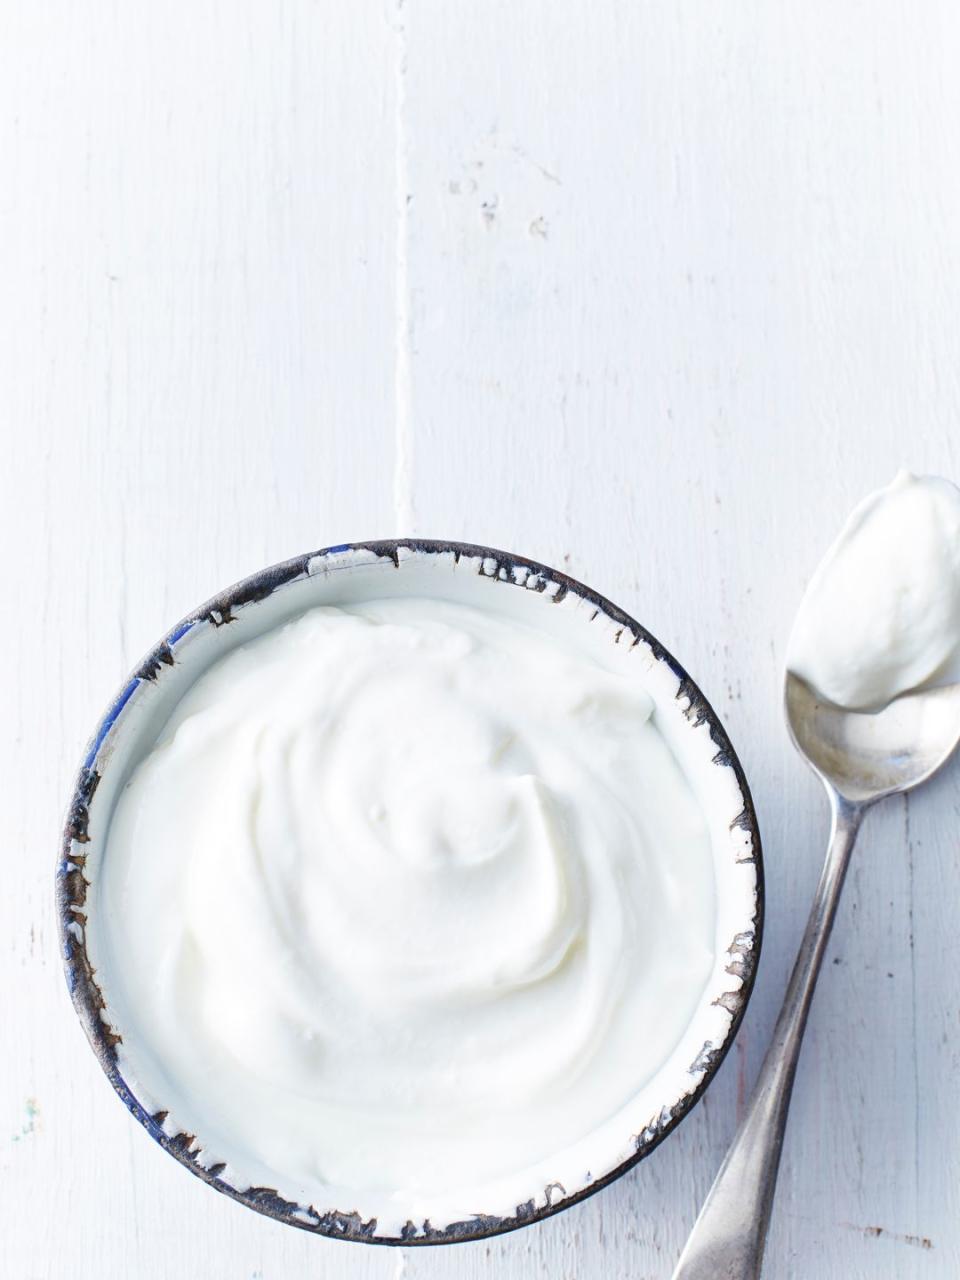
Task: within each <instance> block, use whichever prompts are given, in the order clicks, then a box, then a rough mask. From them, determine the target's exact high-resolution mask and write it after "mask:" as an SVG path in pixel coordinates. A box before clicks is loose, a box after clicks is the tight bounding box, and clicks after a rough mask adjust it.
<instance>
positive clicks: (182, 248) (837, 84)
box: [0, 0, 960, 1280]
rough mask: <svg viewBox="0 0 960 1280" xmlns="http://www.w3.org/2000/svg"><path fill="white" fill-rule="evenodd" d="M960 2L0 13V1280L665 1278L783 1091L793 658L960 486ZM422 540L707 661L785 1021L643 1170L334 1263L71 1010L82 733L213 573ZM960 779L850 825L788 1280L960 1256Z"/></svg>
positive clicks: (783, 1256) (240, 1)
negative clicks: (817, 581) (237, 1192)
mask: <svg viewBox="0 0 960 1280" xmlns="http://www.w3.org/2000/svg"><path fill="white" fill-rule="evenodd" d="M958 55H960V11H958V10H957V9H956V7H955V6H953V5H950V4H948V3H946V2H945V0H931V2H930V3H928V4H926V5H923V6H907V5H905V4H901V3H897V2H896V0H881V2H879V3H872V4H867V3H865V0H858V2H855V3H850V4H846V5H843V6H836V5H828V4H826V3H825V2H823V0H814V2H813V3H809V4H806V5H804V6H802V7H798V8H795V9H794V10H793V11H789V12H788V11H786V10H784V9H783V7H782V6H779V7H778V6H773V7H771V6H767V7H764V6H761V5H759V4H744V5H741V6H717V5H714V4H709V3H706V0H696V2H694V0H681V3H678V4H673V5H656V6H655V5H650V4H636V3H628V2H627V0H610V3H607V4H604V5H602V6H598V5H596V4H591V3H587V0H565V2H564V3H563V4H561V5H557V4H555V3H547V2H546V0H527V3H525V4H523V5H517V4H508V3H506V0H488V2H487V3H486V4H484V5H482V6H467V5H463V4H456V3H454V4H450V3H442V2H441V0H404V2H397V3H390V2H388V0H384V3H380V2H377V3H373V2H371V0H358V2H357V3H355V4H351V5H344V4H337V3H334V2H333V0H321V2H319V3H309V2H308V0H285V2H278V3H276V4H272V5H261V4H257V3H255V2H254V0H234V2H232V3H227V2H226V0H222V2H221V3H215V2H213V0H191V3H189V4H187V3H186V0H176V2H175V3H171V4H167V5H165V6H159V7H157V6H148V5H146V4H145V3H140V2H139V0H136V2H134V0H131V2H130V3H127V4H94V3H92V2H87V0H84V2H82V3H76V2H75V3H73V4H67V3H65V2H62V3H51V4H48V5H43V6H40V5H36V4H33V3H27V0H11V3H8V4H7V5H6V6H4V7H3V10H2V12H0V155H2V157H3V173H4V181H3V183H2V184H0V353H2V354H0V424H2V426H0V430H2V431H3V444H4V449H3V455H2V457H3V462H2V464H0V486H2V501H0V531H2V539H3V543H2V545H3V546H4V548H5V550H6V552H7V563H6V566H5V583H6V586H7V597H6V598H7V605H6V611H7V612H6V626H5V628H4V632H3V637H2V640H0V646H2V649H0V656H2V658H3V661H2V664H0V670H2V671H3V676H2V677H0V699H2V702H0V713H2V723H3V725H4V727H5V729H6V732H5V733H4V734H3V735H2V737H0V769H2V776H3V777H4V778H5V779H6V781H7V791H8V798H7V803H6V806H5V816H6V823H5V835H6V838H7V843H8V857H7V859H6V863H5V866H6V868H7V877H8V879H7V880H6V881H5V886H6V899H5V900H6V903H7V911H6V912H5V917H4V925H5V927H4V930H3V934H4V938H3V942H2V943H0V1007H2V1008H3V1009H4V1011H5V1013H6V1021H5V1025H6V1027H7V1036H6V1037H5V1041H4V1045H3V1047H2V1048H0V1179H2V1183H3V1187H4V1194H3V1196H2V1197H0V1236H2V1239H3V1260H2V1261H0V1275H4V1276H6V1275H7V1274H9V1275H10V1276H11V1278H15V1280H21V1277H22V1278H24V1280H47V1278H48V1277H53V1278H59V1277H62V1276H66V1275H76V1276H80V1277H83V1278H86V1277H90V1278H91V1280H92V1278H93V1277H102V1276H108V1277H112V1276H121V1275H122V1276H127V1275H136V1276H137V1277H138V1278H140V1277H142V1278H143V1280H160V1278H162V1277H168V1276H171V1277H172V1276H192V1275H204V1276H207V1275H209V1276H216V1277H220V1276H222V1277H231V1278H234V1277H235V1278H237V1280H300V1278H301V1277H303V1278H304V1280H307V1278H308V1277H313V1276H318V1275H324V1276H330V1277H339V1278H342V1280H368V1278H369V1280H393V1277H395V1276H397V1275H399V1274H400V1273H401V1271H404V1272H405V1275H406V1276H407V1277H410V1278H411V1280H441V1277H442V1278H444V1280H445V1278H446V1277H448V1276H451V1275H455V1276H458V1277H462V1278H463V1280H477V1278H479V1277H481V1276H484V1277H486V1276H489V1275H500V1276H504V1277H509V1278H510V1280H528V1278H529V1277H536V1276H544V1277H550V1280H590V1278H592V1277H597V1276H603V1277H604V1280H628V1277H629V1280H647V1278H650V1280H656V1278H658V1277H666V1276H668V1275H669V1273H670V1270H671V1268H672V1265H673V1263H674V1261H675V1259H676V1256H677V1255H678V1253H679V1250H680V1247H681V1245H682V1242H683V1240H684V1238H685V1235H686V1232H687V1231H688V1229H689V1227H690V1225H691V1223H692V1221H693V1218H694V1216H695V1213H696V1209H697V1206H698V1204H699V1202H700V1200H701V1198H702V1196H703V1194H704V1193H705V1191H706V1188H707V1186H708V1185H709V1182H710V1180H711V1178H712V1176H713V1172H714V1171H715V1169H716V1167H717V1165H718V1164H719V1161H720V1159H721V1157H722V1153H723V1151H724V1148H725V1145H726V1143H727V1141H728V1140H729V1138H730V1136H731V1133H732V1131H733V1128H734V1125H735V1123H736V1115H737V1111H738V1109H739V1107H740V1106H742V1103H743V1099H744V1097H745V1095H746V1093H747V1091H748V1089H749V1085H750V1082H751V1080H752V1078H753V1075H754V1073H755V1071H756V1068H757V1066H758V1064H759V1058H760V1055H761V1053H762V1049H763V1045H764V1043H765V1041H766V1037H767V1035H768V1034H769V1031H770V1028H771V1025H772V1020H773V1016H774V1013H775V1009H776V1006H777V1004H778V1002H779V998H780V994H781V991H782V988H783V985H784V983H785V979H786V974H787V971H788V968H789V964H790V962H791V958H792V953H793V949H794V947H795V945H796V942H797V941H798V938H799V933H800V929H801V927H802V921H803V918H804V916H805V913H806V908H807V904H808V901H809V897H810V894H811V892H812V888H813V884H814V881H815V878H816V875H817V871H818V864H819V860H820V857H821V853H822V848H823V842H824V839H825V834H826V818H825V811H824V805H823V803H822V801H821V798H820V796H819V794H818V791H817V787H816V785H815V783H814V781H813V780H812V778H811V777H809V776H808V775H807V774H806V773H805V772H804V770H803V767H802V765H801V764H800V762H799V761H798V759H797V758H796V757H795V756H794V755H793V753H792V751H791V750H790V748H789V746H788V744H787V741H786V735H785V732H784V730H783V727H782V722H781V717H780V710H779V694H780V691H779V683H780V664H781V661H782V656H783V649H784V642H785V639H786V633H787V631H788V629H789V624H790V618H791V615H792V612H793V610H794V608H795V607H796V603H797V601H798V598H799V595H800V592H801V591H802V588H803V584H804V582H805V581H806V579H807V578H808V576H809V574H810V572H811V570H812V568H813V566H814V564H815V562H816V560H817V558H818V556H819V554H820V551H821V550H822V548H823V547H824V545H825V543H826V542H827V541H828V540H829V538H830V537H831V536H832V533H833V531H834V529H835V527H836V525H837V523H838V521H839V519H840V518H841V517H842V515H843V514H844V513H845V512H846V510H847V509H848V508H849V507H850V505H852V503H853V502H854V501H855V500H856V499H857V498H858V497H859V496H860V495H861V494H862V493H864V492H865V491H867V490H869V489H870V488H873V487H875V486H877V485H878V484H881V483H884V482H886V481H887V480H888V479H889V478H890V476H891V475H892V473H893V471H894V470H895V468H896V467H897V466H898V465H900V464H902V463H905V464H907V465H910V466H912V467H914V468H915V469H918V470H929V471H939V472H942V473H944V474H946V475H950V476H952V477H953V478H954V479H958V480H960V426H958V424H960V374H958V371H960V241H958V239H957V236H956V227H957V226H958V225H960V179H958V174H960V133H958V131H957V129H956V121H957V119H958V118H960V81H958V79H957V77H956V74H955V67H956V64H957V59H958ZM392 529H399V530H400V531H402V532H415V533H419V534H422V535H424V536H435V537H465V538H471V539H474V540H479V541H486V542H490V543H492V544H494V545H498V544H499V545H501V546H505V547H507V548H509V549H511V550H515V551H519V552H522V553H526V554H529V555H532V556H536V557H539V558H542V559H545V560H547V561H548V562H551V563H553V564H555V565H557V566H558V567H563V568H567V569H569V570H570V571H571V572H573V573H574V574H576V575H577V576H580V577H582V578H584V579H585V580H586V581H588V582H589V583H590V584H591V585H593V586H595V587H597V588H598V589H599V590H601V591H604V592H606V593H607V594H608V595H610V596H611V597H612V598H613V599H614V600H616V601H617V602H618V603H620V604H622V605H623V606H624V607H625V608H627V609H629V610H631V611H632V612H634V613H635V614H636V616H638V617H639V618H640V619H641V620H642V621H643V622H644V623H645V624H646V625H648V626H649V627H650V628H651V629H652V630H653V631H654V632H655V633H656V634H657V635H659V637H660V638H661V639H662V640H663V641H664V642H665V643H666V644H667V645H668V646H669V647H671V648H672V649H674V651H675V652H676V653H677V654H678V656H679V657H680V658H681V659H682V660H683V662H684V663H685V664H686V665H687V666H688V668H689V669H690V671H691V672H692V673H693V674H694V676H695V677H696V678H697V679H698V680H699V681H700V683H701V684H702V686H703V688H704V690H705V691H706V693H707V695H708V696H709V697H710V698H711V700H712V701H713V702H714V704H715V705H716V707H717V709H718V710H719V711H720V713H721V714H722V715H723V717H724V718H725V720H726V721H727V723H728V726H729V729H730V732H731V735H732V737H733V739H734V742H735V744H736V745H737V747H738V749H739V751H740V753H741V756H742V758H743V761H744V764H745V766H746V768H747V772H748V776H749V777H750V780H751V783H752V786H753V788H754V794H755V799H756V802H757V807H758V811H759V815H760V819H761V824H762V830H763V834H764V838H765V847H766V856H767V879H768V926H767V934H766V941H765V945H764V958H763V963H762V965H761V973H760V977H759V981H758V988H757V994H756V997H755V999H754V1002H753V1004H752V1005H751V1008H750V1011H749V1013H748V1016H747V1019H746V1022H745V1025H744V1028H743V1030H742V1032H741V1035H740V1037H739V1039H738V1041H737V1044H736V1047H735V1049H734V1051H733V1052H732V1053H731V1055H730V1057H729V1059H728V1060H727V1062H726V1063H725V1064H724V1067H723V1068H722V1070H721V1073H720V1076H719V1077H718V1079H717V1081H716V1082H715V1084H714V1085H713V1086H712V1087H711V1089H710V1091H709V1093H708V1095H707V1097H706V1099H705V1101H704V1103H703V1104H702V1105H701V1106H700V1107H698V1108H697V1110H696V1111H695V1112H694V1114H693V1115H692V1116H691V1117H690V1118H689V1119H688V1120H687V1121H686V1122H685V1123H684V1124H683V1125H682V1126H681V1128H680V1129H679V1130H678V1131H677V1133H676V1134H675V1135H674V1136H673V1137H672V1138H671V1139H670V1140H669V1141H668V1142H667V1143H666V1144H664V1146H663V1147H662V1148H660V1150H659V1151H658V1152H657V1153H655V1154H654V1156H652V1157H651V1158H650V1159H649V1160H647V1161H646V1162H645V1163H644V1164H643V1165H642V1166H640V1167H639V1168H638V1169H637V1170H636V1171H634V1172H633V1173H632V1174H631V1175H629V1176H627V1177H626V1178H624V1179H623V1180H622V1181H621V1182H620V1183H618V1184H617V1185H616V1186H614V1187H612V1188H610V1189H608V1190H607V1191H606V1192H604V1193H602V1194H601V1195H599V1196H597V1197H595V1198H594V1199H592V1200H590V1201H588V1202H586V1203H585V1204H583V1205H582V1206H580V1207H578V1208H576V1209H574V1210H571V1211H570V1212H568V1213H566V1214H563V1215H561V1216H560V1217H559V1218H556V1219H553V1220H552V1221H550V1222H547V1223H545V1224H542V1225H541V1226H539V1227H536V1228H532V1229H530V1230H526V1231H522V1232H520V1233H517V1234H516V1235H514V1236H511V1237H507V1238H504V1239H502V1240H500V1241H493V1242H490V1243H488V1244H476V1245H469V1246H460V1247H457V1248H456V1249H454V1250H443V1251H419V1252H417V1251H410V1250H408V1251H405V1252H403V1253H399V1252H392V1251H381V1250H371V1249H364V1248H362V1247H353V1246H346V1245H342V1244H337V1243H333V1242H328V1241H323V1240H318V1239H314V1238H312V1237H309V1236H306V1235H301V1234H299V1233H297V1232H294V1231H292V1230H290V1229H287V1228H282V1227H279V1226H276V1225H274V1224H271V1223H269V1222H267V1221H266V1220H261V1219H259V1218H257V1217H256V1216H255V1215H253V1214H251V1213H248V1212H246V1211H245V1210H242V1209H240V1208H239V1207H237V1206H235V1205H232V1204H230V1203H229V1202H228V1201H226V1200H225V1199H223V1198H222V1197H218V1196H216V1195H214V1194H213V1193H211V1192H210V1191H209V1190H207V1189H206V1188H205V1187H203V1186H202V1185H201V1184H200V1183H199V1182H197V1181H196V1180H194V1179H191V1178H190V1177H188V1176H187V1175H186V1174H185V1173H184V1172H183V1171H182V1170H181V1169H179V1168H178V1167H177V1166H176V1165H175V1164H174V1162H173V1161H171V1160H169V1159H168V1158H167V1157H165V1156H164V1155H163V1154H162V1153H161V1152H160V1151H159V1150H158V1149H156V1148H155V1147H154V1146H153V1144H152V1143H151V1142H150V1140H149V1139H148V1138H147V1136H146V1135H145V1134H144V1133H142V1132H141V1131H140V1130H139V1128H138V1127H137V1126H135V1125H134V1124H133V1123H132V1122H131V1121H129V1119H128V1117H127V1116H126V1115H125V1113H124V1111H123V1109H122V1107H120V1105H119V1104H118V1103H117V1101H116V1099H115V1098H114V1097H113V1096H112V1094H111V1093H110V1091H109V1089H108V1087H107V1085H106V1083H105V1082H104V1081H103V1080H102V1078H101V1077H100V1073H99V1069H98V1068H97V1066H96V1064H95V1062H94V1059H93V1057H92V1055H91V1054H90V1053H89V1051H88V1050H87V1049H86V1047H85V1045H84V1044H83V1041H82V1036H81V1033H80V1031H79V1028H78V1027H77V1026H76V1025H75V1020H74V1019H73V1018H72V1015H71V1012H70V1009H69V1005H68V1001H67V998H66V995H65V992H64V991H63V984H62V979H61V975H60V969H59V959H58V956H57V949H56V940H55V937H54V932H53V913H52V885H51V871H52V860H53V850H54V848H55V845H56V839H57V828H58V823H59V818H60V813H61V810H62V807H63V803H64V800H65V796H66V792H67V787H68V783H69V779H70V776H71V773H72V770H73V768H74V766H75V763H76V760H77V758H78V755H79V753H80V748H81V745H82V741H83V739H84V737H85V735H86V734H87V733H88V732H89V730H90V729H91V727H92V726H93V723H94V720H95V718H96V716H97V714H98V713H99V711H100V709H101V708H102V706H103V705H104V704H105V702H106V701H107V699H108V697H109V695H110V693H111V692H112V690H113V688H114V687H115V686H116V684H118V683H119V680H120V678H121V676H122V675H123V674H124V672H125V671H126V670H127V669H128V668H129V667H130V666H131V665H132V664H133V662H134V661H135V660H136V658H137V657H138V656H139V654H140V653H141V652H142V651H143V650H144V649H145V648H146V647H147V646H148V644H149V643H150V642H151V641H152V640H153V639H155V638H156V636H157V635H158V634H159V633H160V632H161V631H162V630H163V629H164V628H165V627H166V626H167V625H168V624H169V623H171V622H172V621H173V620H175V619H176V618H177V617H179V616H180V615H181V614H182V613H184V612H185V611H186V610H187V609H188V608H189V607H191V606H192V605H193V604H195V603H197V602H198V601H199V600H201V599H202V598H204V597H206V596H207V595H209V594H210V593H211V592H213V591H214V590H215V589H217V588H218V587H220V586H222V585H224V584H225V583H227V582H229V581H231V580H233V579H235V578H237V577H238V576H241V575H242V574H244V573H246V572H249V571H252V570H253V569H255V568H257V567H259V566H260V565H262V564H265V563H267V562H270V561H274V560H277V559H280V558H282V557H284V556H286V555H289V554H292V553H294V552H296V551H301V550H305V549H307V548H310V547H313V546H319V545H323V544H325V543H330V542H340V541H343V540H346V539H350V538H356V537H375V536H378V535H382V534H384V533H387V532H390V531H391V530H392ZM958 817H960V777H958V773H957V771H956V770H954V771H952V772H950V773H948V774H947V775H946V776H944V777H942V778H940V779H938V780H936V781H935V782H934V783H933V784H931V786H930V787H929V788H927V789H925V790H924V791H923V792H921V793H918V794H917V795H916V796H915V797H914V798H913V799H911V800H910V801H909V802H906V801H898V802H894V803H891V804H890V805H889V806H888V807H886V808H884V809H883V810H881V811H877V812H875V813H874V814H873V815H872V816H871V817H870V818H869V819H868V822H867V824H866V827H865V829H864V831H863V834H862V837H861V847H860V849H859V851H858V854H857V855H856V857H855V863H854V869H853V871H852V874H851V880H850V882H849V885H848V888H847V891H846V896H845V900H844V903H843V906H842V908H841V917H840V920H839V922H838V925H837V932H836V937H835V940H834V943H833V946H832V949H831V954H830V963H829V964H828V966H827V970H826V972H825V974H824V977H823V981H822V984H821V987H820V990H819V992H818V995H817V1001H816V1005H815V1008H814V1012H813V1016H812V1020H811V1025H810V1030H809V1033H808V1042H807V1044H806V1046H805V1050H804V1055H803V1060H802V1063H801V1068H800V1074H799V1078H798V1083H797V1089H796V1095H795V1100H794V1106H793V1112H792V1116H791V1125H790V1130H789V1135H788V1142H787V1150H786V1153H785V1159H784V1165H783V1170H782V1174H781V1181H780V1188H779V1194H778V1200H777V1207H776V1211H775V1220H774V1225H773V1230H772V1234H771V1239H770V1245H769V1255H768V1265H767V1269H766V1273H765V1274H766V1275H767V1276H769V1277H770V1280H791V1278H792V1277H796V1276H807V1277H810V1276H815V1277H818V1278H819V1277H825V1278H827V1280H833V1277H836V1278H837V1280H876V1278H877V1277H898V1278H899V1277H905V1278H906V1280H912V1278H914V1277H922V1278H923V1280H927V1278H930V1277H945V1278H946V1277H953V1276H956V1275H957V1274H960V1203H958V1201H960V1119H958V1108H957V1105H956V1097H957V1090H958V1085H960V997H958V994H957V989H958V987H957V974H958V970H960V941H958V933H957V929H956V924H955V919H956V902H957V897H958V890H960V865H958V861H960V859H958V854H960V837H958V834H957V832H958V830H960V827H958V821H957V819H958Z"/></svg>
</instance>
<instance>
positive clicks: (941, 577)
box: [787, 471, 960, 711]
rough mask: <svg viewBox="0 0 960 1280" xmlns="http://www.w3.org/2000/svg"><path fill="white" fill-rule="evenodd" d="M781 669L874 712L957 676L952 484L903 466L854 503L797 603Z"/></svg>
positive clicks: (957, 552) (959, 569)
mask: <svg viewBox="0 0 960 1280" xmlns="http://www.w3.org/2000/svg"><path fill="white" fill-rule="evenodd" d="M787 669H788V670H789V671H792V672H794V673H795V674H796V675H798V676H800V677H801V678H802V679H803V680H805V681H806V683H807V684H808V685H810V687H811V688H812V689H813V690H814V691H815V692H816V693H817V694H819V695H820V697H822V698H824V699H825V700H826V701H828V702H832V703H835V704H836V705H837V706H840V707H846V708H848V709H851V710H859V711H875V710H879V709H880V708H882V707H884V706H886V705H887V704H888V703H890V702H891V701H892V700H893V699H894V698H896V697H898V696H899V695H900V694H904V693H908V692H910V691H911V690H915V689H920V688H925V687H929V686H931V685H934V684H938V683H950V682H952V681H955V680H958V679H960V489H958V488H957V487H956V485H954V484H951V483H950V481H949V480H943V479H940V478H939V477H936V476H915V475H911V474H910V473H909V472H907V471H901V472H899V474H898V475H897V476H896V478H895V479H894V480H893V482H892V483H891V484H890V485H888V486H887V487H886V488H885V489H880V490H878V492H876V493H872V494H870V495H869V497H867V498H864V500H863V501H862V502H861V503H860V504H859V505H858V506H857V507H856V508H855V509H854V510H853V512H852V513H851V515H850V516H849V518H848V520H847V522H846V524H845V525H844V526H843V529H842V530H841V531H840V535H839V537H838V538H837V540H836V542H835V543H834V544H833V546H832V547H831V548H830V550H829V551H828V552H827V554H826V556H825V557H824V559H823V561H822V563H821V564H820V566H819V568H818V569H817V571H816V573H815V574H814V575H813V578H812V579H811V580H810V585H809V586H808V588H807V591H806V594H805V595H804V597H803V601H802V602H801V605H800V610H799V613H798V614H797V619H796V622H795V623H794V628H793V633H792V635H791V637H790V642H789V646H788V649H787Z"/></svg>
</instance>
